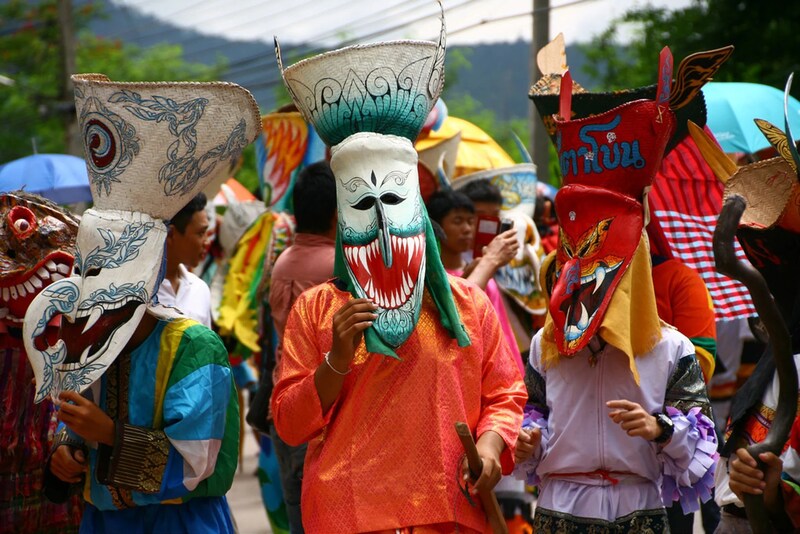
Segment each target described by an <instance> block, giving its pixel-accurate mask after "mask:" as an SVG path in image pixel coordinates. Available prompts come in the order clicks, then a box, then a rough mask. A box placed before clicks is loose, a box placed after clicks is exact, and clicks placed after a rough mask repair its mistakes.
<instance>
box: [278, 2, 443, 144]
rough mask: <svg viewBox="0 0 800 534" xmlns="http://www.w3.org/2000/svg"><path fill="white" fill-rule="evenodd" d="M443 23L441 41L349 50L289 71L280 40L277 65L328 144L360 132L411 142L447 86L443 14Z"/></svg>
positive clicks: (297, 102) (310, 60)
mask: <svg viewBox="0 0 800 534" xmlns="http://www.w3.org/2000/svg"><path fill="white" fill-rule="evenodd" d="M438 3H439V7H440V8H441V2H438ZM441 21H442V26H441V32H440V34H439V41H438V42H432V41H409V40H403V41H387V42H382V43H375V44H368V45H356V46H349V47H346V48H341V49H339V50H333V51H331V52H327V53H325V54H320V55H318V56H314V57H311V58H308V59H305V60H303V61H300V62H298V63H296V64H294V65H292V66H290V67H287V68H285V69H284V68H283V60H282V59H281V51H280V45H279V44H278V40H277V38H276V39H275V53H276V55H277V58H278V66H279V67H280V69H281V74H282V76H283V81H284V82H285V83H286V87H287V88H288V89H289V93H290V94H291V96H292V100H293V101H294V103H295V105H296V106H297V108H298V109H299V110H300V112H301V113H302V114H303V116H304V117H305V118H306V120H307V121H308V122H310V123H311V124H313V125H314V127H315V128H316V130H317V133H318V134H319V136H320V137H321V138H322V140H323V141H325V143H326V144H327V145H328V146H331V147H332V146H335V145H337V144H339V143H340V142H342V141H343V140H344V139H345V138H347V137H349V136H350V135H353V134H355V133H359V132H374V133H380V134H388V135H397V136H400V137H405V138H407V139H409V140H410V141H411V142H412V143H413V142H414V140H415V139H416V138H417V135H419V132H420V130H422V126H423V124H424V123H425V119H426V118H427V117H428V113H429V112H430V110H431V109H432V108H433V106H434V104H435V103H436V99H437V98H438V97H439V93H441V90H442V86H443V85H444V56H445V24H444V12H442V18H441Z"/></svg>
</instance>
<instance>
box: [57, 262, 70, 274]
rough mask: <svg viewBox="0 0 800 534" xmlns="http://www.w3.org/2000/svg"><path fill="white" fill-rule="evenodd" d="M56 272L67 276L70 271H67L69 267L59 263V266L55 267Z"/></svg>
mask: <svg viewBox="0 0 800 534" xmlns="http://www.w3.org/2000/svg"><path fill="white" fill-rule="evenodd" d="M56 270H57V271H58V272H60V273H61V274H64V275H67V274H69V270H70V269H69V265H65V264H63V263H59V264H58V265H57V266H56Z"/></svg>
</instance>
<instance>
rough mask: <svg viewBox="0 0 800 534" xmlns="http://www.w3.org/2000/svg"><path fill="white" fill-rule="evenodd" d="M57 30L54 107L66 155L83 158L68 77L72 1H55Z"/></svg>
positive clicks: (72, 62)
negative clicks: (58, 51)
mask: <svg viewBox="0 0 800 534" xmlns="http://www.w3.org/2000/svg"><path fill="white" fill-rule="evenodd" d="M56 3H57V4H58V28H59V33H60V35H61V84H60V85H61V90H60V91H59V102H58V104H57V105H56V106H55V109H56V110H57V112H58V113H62V117H63V121H64V135H65V139H64V140H65V144H66V147H67V153H68V154H73V155H76V156H81V157H82V156H83V143H81V142H80V140H79V134H78V124H77V120H76V117H75V97H74V94H73V88H72V80H71V79H70V76H72V74H73V73H75V29H74V26H73V23H72V0H57V2H56Z"/></svg>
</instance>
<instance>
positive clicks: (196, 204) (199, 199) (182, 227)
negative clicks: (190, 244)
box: [169, 193, 208, 233]
mask: <svg viewBox="0 0 800 534" xmlns="http://www.w3.org/2000/svg"><path fill="white" fill-rule="evenodd" d="M207 202H208V199H207V198H206V194H205V193H197V195H196V196H195V197H194V198H193V199H192V200H190V201H189V203H188V204H186V205H185V206H184V207H182V208H181V211H179V212H178V213H176V214H175V216H174V217H173V218H172V219H171V220H170V221H169V223H170V224H171V225H172V226H174V227H175V228H177V229H178V231H179V232H180V233H184V232H185V231H186V227H187V226H189V221H191V220H192V216H194V214H195V213H197V212H198V211H203V210H204V209H205V208H206V203H207Z"/></svg>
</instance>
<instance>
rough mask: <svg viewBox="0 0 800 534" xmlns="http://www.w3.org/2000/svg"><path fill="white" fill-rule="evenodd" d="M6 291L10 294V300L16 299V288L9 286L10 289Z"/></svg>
mask: <svg viewBox="0 0 800 534" xmlns="http://www.w3.org/2000/svg"><path fill="white" fill-rule="evenodd" d="M8 290H9V292H10V293H11V298H12V299H15V298H17V295H18V293H17V287H16V286H11V287H9V288H8Z"/></svg>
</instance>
